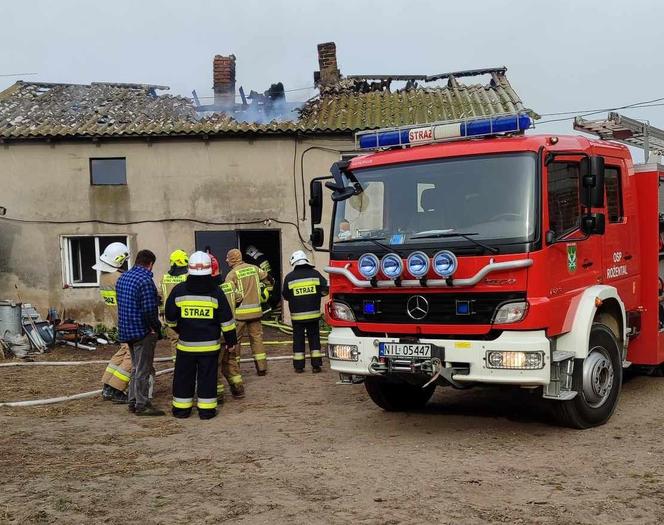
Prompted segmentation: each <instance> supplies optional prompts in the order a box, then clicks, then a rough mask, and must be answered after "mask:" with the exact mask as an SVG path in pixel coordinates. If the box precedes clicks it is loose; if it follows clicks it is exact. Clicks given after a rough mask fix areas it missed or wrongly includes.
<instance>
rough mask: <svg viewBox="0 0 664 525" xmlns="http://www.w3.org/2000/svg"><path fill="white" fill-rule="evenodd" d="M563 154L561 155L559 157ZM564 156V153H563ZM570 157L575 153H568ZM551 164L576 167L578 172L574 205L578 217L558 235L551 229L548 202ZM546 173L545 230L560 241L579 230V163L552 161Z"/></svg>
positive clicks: (580, 212)
mask: <svg viewBox="0 0 664 525" xmlns="http://www.w3.org/2000/svg"><path fill="white" fill-rule="evenodd" d="M562 155H563V154H562V153H561V156H562ZM564 155H566V153H564ZM569 155H570V156H574V155H576V154H575V153H570V154H569ZM552 164H565V165H567V166H576V168H577V170H578V177H577V184H576V190H577V194H576V204H577V210H578V215H577V224H576V225H574V226H571V227H569V228H567V229H565V230H562V231H561V232H560V233H558V232H556V231H555V230H553V228H551V206H550V203H551V202H550V201H551V197H550V196H551V192H550V191H549V189H550V187H549V185H550V183H551V165H552ZM546 168H547V172H546V208H547V214H548V224H547V225H546V228H547V230H549V231H552V232H553V233H554V238H555V239H557V240H560V239H565V238H566V237H567V236H569V235H570V234H572V233H574V232H575V231H578V230H579V229H580V228H581V216H582V215H583V213H582V212H583V210H582V209H581V201H580V199H581V161H576V160H553V161H551V162H550V163H549V164H548V165H547V166H546Z"/></svg>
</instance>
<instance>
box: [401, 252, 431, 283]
mask: <svg viewBox="0 0 664 525" xmlns="http://www.w3.org/2000/svg"><path fill="white" fill-rule="evenodd" d="M430 265H431V261H429V257H427V254H426V253H424V252H413V253H411V254H410V255H409V256H408V260H407V261H406V267H407V268H408V273H410V275H412V276H413V277H417V278H418V279H421V278H422V277H424V276H425V275H426V274H427V273H428V272H429V266H430Z"/></svg>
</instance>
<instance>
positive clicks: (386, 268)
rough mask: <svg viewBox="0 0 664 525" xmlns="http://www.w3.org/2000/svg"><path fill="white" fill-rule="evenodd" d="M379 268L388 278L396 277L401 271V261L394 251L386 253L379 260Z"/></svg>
mask: <svg viewBox="0 0 664 525" xmlns="http://www.w3.org/2000/svg"><path fill="white" fill-rule="evenodd" d="M380 269H381V270H382V272H383V275H385V277H387V278H388V279H396V278H397V277H399V276H400V275H401V272H403V261H402V260H401V257H399V256H398V255H397V254H396V253H388V254H387V255H386V256H385V257H383V260H382V261H381V262H380Z"/></svg>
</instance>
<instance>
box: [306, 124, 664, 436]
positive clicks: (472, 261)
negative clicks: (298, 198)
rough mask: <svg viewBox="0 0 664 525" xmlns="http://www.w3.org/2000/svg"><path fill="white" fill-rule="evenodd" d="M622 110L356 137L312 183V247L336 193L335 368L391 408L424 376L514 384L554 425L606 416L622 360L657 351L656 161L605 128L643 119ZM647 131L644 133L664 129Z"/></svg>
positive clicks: (420, 393)
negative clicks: (604, 115) (561, 129)
mask: <svg viewBox="0 0 664 525" xmlns="http://www.w3.org/2000/svg"><path fill="white" fill-rule="evenodd" d="M612 116H613V117H615V115H613V114H612ZM618 117H620V116H618ZM619 121H620V118H618V121H616V120H615V119H614V120H610V119H609V120H607V121H602V122H591V121H583V120H581V119H577V123H576V124H577V125H576V127H577V128H579V129H583V130H585V131H590V132H593V133H595V134H597V135H599V136H600V137H602V139H600V140H596V139H588V138H585V137H583V136H580V135H579V136H558V135H534V134H533V135H531V134H526V133H524V132H525V130H527V129H528V128H531V127H532V125H533V121H532V119H531V117H530V116H529V115H528V114H526V113H518V114H503V115H496V116H492V117H484V118H478V119H469V120H462V121H454V122H440V123H434V124H430V125H419V126H409V127H402V128H392V129H381V130H376V131H367V132H362V133H359V134H357V136H356V142H357V147H358V149H360V150H370V152H369V153H368V154H366V155H362V156H358V157H355V158H353V159H352V160H350V161H349V162H346V161H339V162H336V163H335V164H334V165H333V166H332V168H331V175H330V176H328V177H318V178H316V179H314V180H313V181H312V182H311V188H310V189H311V198H310V206H311V212H312V223H313V226H312V235H311V240H312V244H313V245H314V246H316V247H318V248H319V249H320V247H321V246H323V244H324V231H323V228H322V227H320V224H321V222H322V215H323V213H322V212H323V204H324V199H325V194H326V188H327V189H328V190H330V191H331V195H330V196H331V199H332V202H333V210H332V221H331V222H332V229H331V232H330V238H329V256H330V262H329V266H328V267H327V268H326V271H327V272H328V273H329V275H330V301H329V303H328V304H327V306H326V320H327V322H328V323H329V324H330V325H331V326H332V331H331V333H330V336H329V346H328V355H329V358H330V363H331V367H332V369H333V370H335V371H337V372H339V374H340V376H341V380H342V382H348V383H355V382H361V381H363V382H364V385H365V387H366V390H367V392H368V394H369V396H370V397H371V399H372V400H373V401H374V402H375V403H376V404H377V405H378V406H380V407H382V408H383V409H385V410H390V411H392V410H412V409H418V408H420V407H422V406H424V405H425V404H426V403H427V402H428V400H429V399H430V398H431V396H432V394H433V392H434V389H435V388H436V386H452V387H455V388H468V387H470V386H472V385H479V384H483V385H503V386H504V385H512V386H514V387H520V388H527V389H532V390H533V391H535V392H536V393H537V394H538V397H541V398H543V400H544V401H543V403H545V404H549V405H551V409H552V413H553V414H554V415H555V418H556V420H557V422H558V423H559V424H562V425H566V426H570V427H575V428H588V427H592V426H596V425H601V424H603V423H605V422H606V421H607V420H608V419H609V418H610V416H611V415H612V413H613V412H614V410H615V407H616V404H617V403H618V398H619V395H620V390H621V385H622V377H623V370H624V369H625V368H626V367H628V366H634V367H636V366H638V367H639V368H640V369H643V370H646V371H651V372H652V371H656V370H658V367H660V365H661V364H662V363H663V362H664V335H663V334H664V332H663V331H662V326H663V325H662V319H661V317H660V313H659V312H660V309H661V306H660V300H661V299H662V286H661V282H662V281H661V279H660V278H659V260H660V257H661V256H662V255H661V253H662V252H660V249H661V244H660V227H659V225H660V203H659V198H658V195H659V185H660V180H662V179H663V178H664V167H662V166H660V165H658V164H644V165H639V166H634V165H633V163H632V158H631V156H630V152H629V149H628V148H627V147H626V146H625V145H624V144H621V143H619V142H618V141H622V142H623V143H624V142H627V143H630V144H636V143H637V142H638V141H639V138H641V139H643V133H641V135H639V133H640V132H639V129H641V128H638V126H637V127H636V128H634V129H631V130H630V129H628V128H629V126H627V127H626V126H625V125H624V123H623V124H621V123H620V122H619ZM637 124H638V123H637ZM648 128H649V127H648ZM644 129H645V127H643V128H642V129H641V131H643V130H644ZM649 129H650V130H651V131H650V144H651V145H652V144H653V143H654V142H655V139H656V138H657V137H660V138H662V137H664V132H660V131H659V130H654V128H649ZM655 131H656V132H657V133H655ZM658 133H661V136H660V135H658ZM604 138H613V139H616V140H603V139H604ZM630 140H631V141H632V142H630ZM645 140H646V143H648V137H647V136H646V137H645ZM662 144H663V145H664V140H663V141H662ZM646 158H647V157H646ZM326 179H328V180H326Z"/></svg>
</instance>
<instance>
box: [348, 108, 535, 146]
mask: <svg viewBox="0 0 664 525" xmlns="http://www.w3.org/2000/svg"><path fill="white" fill-rule="evenodd" d="M531 127H533V119H532V118H531V117H530V116H529V115H528V114H526V113H510V114H501V115H493V116H491V117H478V118H475V119H464V120H453V121H449V120H448V121H443V122H434V123H432V124H427V125H425V126H422V125H417V126H403V127H399V128H385V129H376V130H370V131H361V132H359V133H356V134H355V144H356V147H357V149H380V148H392V147H395V146H415V145H418V144H429V143H431V142H438V141H443V140H459V139H465V138H473V137H482V136H486V135H496V134H503V133H522V132H523V131H525V130H527V129H529V128H531Z"/></svg>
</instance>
